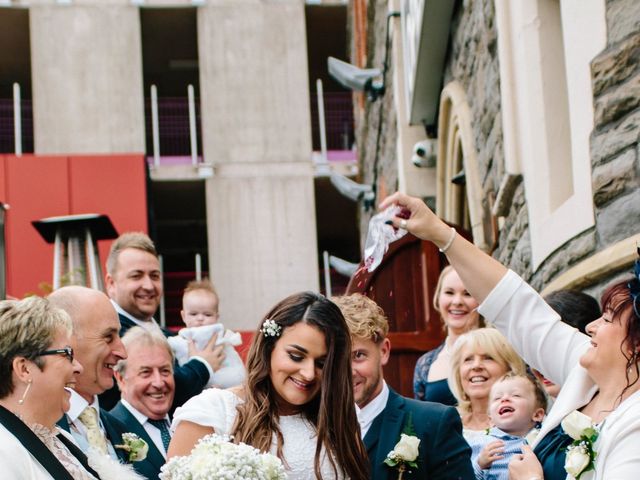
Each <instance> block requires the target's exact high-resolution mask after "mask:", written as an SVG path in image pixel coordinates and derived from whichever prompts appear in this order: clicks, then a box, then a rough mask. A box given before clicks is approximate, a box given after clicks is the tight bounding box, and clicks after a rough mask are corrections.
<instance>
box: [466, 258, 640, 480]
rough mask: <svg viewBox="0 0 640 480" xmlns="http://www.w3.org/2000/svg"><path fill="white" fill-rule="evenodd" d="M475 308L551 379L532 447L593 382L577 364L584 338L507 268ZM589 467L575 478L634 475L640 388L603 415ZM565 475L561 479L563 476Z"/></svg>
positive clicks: (584, 397) (617, 479)
mask: <svg viewBox="0 0 640 480" xmlns="http://www.w3.org/2000/svg"><path fill="white" fill-rule="evenodd" d="M478 311H479V312H480V313H481V314H482V315H483V316H484V317H485V318H486V319H487V320H488V321H489V322H491V323H493V324H494V325H495V327H496V328H497V329H498V330H500V331H501V332H502V333H503V334H504V335H505V336H506V337H507V339H508V340H509V342H510V343H511V345H512V346H513V347H514V348H515V350H516V351H517V352H518V353H519V354H520V355H521V356H522V358H524V360H525V361H526V362H527V363H528V364H529V365H530V366H531V367H533V368H535V369H536V370H539V371H540V372H542V374H543V375H544V376H545V377H547V378H549V379H550V380H551V381H553V382H554V383H557V384H559V385H562V389H561V390H560V394H559V395H558V398H557V399H556V401H555V403H554V404H553V407H552V408H551V411H550V412H549V414H548V415H547V417H546V418H545V420H544V422H543V424H542V428H541V430H540V434H539V435H538V437H537V439H536V442H534V444H533V446H534V447H535V446H536V445H537V444H538V443H539V442H540V440H541V439H542V438H543V437H544V436H545V435H546V434H547V433H549V431H550V430H551V429H553V428H555V427H556V426H557V425H558V424H560V422H561V421H562V419H564V417H565V416H567V415H568V414H569V413H571V412H573V411H574V410H576V409H578V408H580V407H582V406H584V405H586V404H587V403H588V402H589V401H590V400H591V399H592V398H593V396H594V395H595V394H596V392H597V391H598V386H597V385H596V384H595V383H594V381H593V380H592V379H591V378H590V377H589V375H588V374H587V371H586V370H585V369H584V368H582V366H580V364H579V363H578V361H579V359H580V357H581V356H582V354H583V353H584V352H585V351H586V350H587V349H588V348H589V345H590V342H589V337H588V336H586V335H584V334H583V333H580V332H579V331H578V330H577V329H575V328H573V327H571V326H569V325H567V324H565V323H563V322H562V321H561V320H560V316H559V315H558V314H557V313H556V312H555V311H554V310H552V309H551V307H549V306H548V305H547V304H546V303H545V301H544V300H543V299H542V297H540V295H538V293H537V292H536V291H535V290H534V289H533V288H531V286H529V285H528V284H527V283H526V282H525V281H524V280H522V279H521V278H520V277H519V276H518V275H517V274H515V273H514V272H512V271H509V272H507V274H506V275H505V276H504V277H503V278H502V280H500V282H499V283H498V285H496V287H495V288H494V289H493V290H492V291H491V293H490V294H489V296H488V297H487V298H486V299H485V301H484V302H483V303H482V305H480V307H479V308H478ZM595 448H596V451H597V453H598V456H597V458H596V461H595V471H591V472H588V473H585V474H584V475H583V476H581V477H580V478H581V480H590V479H598V480H636V479H637V478H638V475H639V474H640V391H638V392H636V393H634V394H633V395H631V396H630V397H629V398H627V399H626V400H625V401H624V402H622V403H621V404H620V405H619V406H618V407H617V408H616V409H615V410H614V411H613V412H612V413H611V414H609V416H608V417H607V418H606V420H605V422H604V425H603V427H602V430H601V432H600V436H599V437H598V441H597V442H596V445H595ZM569 478H571V477H569V476H568V475H567V479H569Z"/></svg>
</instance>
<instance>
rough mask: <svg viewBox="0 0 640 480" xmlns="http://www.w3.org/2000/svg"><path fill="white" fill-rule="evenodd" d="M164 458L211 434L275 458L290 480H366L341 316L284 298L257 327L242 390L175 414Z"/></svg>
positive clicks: (210, 394) (329, 305)
mask: <svg viewBox="0 0 640 480" xmlns="http://www.w3.org/2000/svg"><path fill="white" fill-rule="evenodd" d="M173 428H175V434H174V436H173V438H172V440H171V444H170V445H169V451H168V457H172V456H174V455H188V454H189V453H190V452H191V449H192V448H193V446H194V445H195V444H196V442H197V441H198V440H199V439H200V438H202V437H203V436H205V435H207V434H210V433H214V432H215V433H218V434H222V435H224V434H229V435H233V440H234V441H236V442H243V443H246V444H248V445H252V446H253V447H255V448H257V449H259V450H261V451H263V452H270V453H272V454H275V455H277V456H278V457H279V458H280V459H281V460H282V462H283V464H284V466H285V470H286V472H287V477H288V478H289V480H303V479H308V478H317V479H321V480H329V479H344V478H351V479H353V480H365V479H367V478H368V471H367V468H368V467H367V465H368V460H367V452H366V450H365V449H364V445H363V444H362V441H361V440H360V428H359V426H358V422H357V418H356V411H355V402H354V399H353V387H352V378H351V339H350V334H349V330H348V328H347V324H346V322H345V320H344V317H343V316H342V313H341V312H340V309H339V308H338V307H337V306H336V305H335V304H334V303H333V302H331V301H330V300H328V299H327V298H325V297H324V296H322V295H319V294H316V293H313V292H303V293H298V294H295V295H291V296H289V297H287V298H285V299H284V300H282V301H281V302H280V303H278V304H277V305H276V306H275V307H273V309H271V311H270V312H269V313H268V314H267V315H266V317H265V318H264V319H263V320H262V322H261V323H260V326H259V327H258V330H257V331H256V333H255V335H254V337H253V342H252V344H251V349H250V350H249V355H248V357H247V379H246V380H245V383H244V385H243V386H242V387H234V388H232V389H229V390H219V389H217V388H212V389H208V390H205V391H204V392H202V393H201V394H200V395H198V396H196V397H194V398H192V399H191V400H189V401H188V402H187V403H185V404H184V406H182V407H181V408H178V409H177V410H176V413H175V415H174V419H173Z"/></svg>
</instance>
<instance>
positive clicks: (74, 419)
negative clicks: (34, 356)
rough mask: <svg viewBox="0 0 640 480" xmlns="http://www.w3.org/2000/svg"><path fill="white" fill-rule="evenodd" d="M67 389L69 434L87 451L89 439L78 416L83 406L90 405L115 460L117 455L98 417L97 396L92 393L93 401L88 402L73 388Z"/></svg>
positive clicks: (98, 405) (110, 453)
mask: <svg viewBox="0 0 640 480" xmlns="http://www.w3.org/2000/svg"><path fill="white" fill-rule="evenodd" d="M69 391H70V392H71V398H70V402H69V403H70V407H69V411H68V412H67V419H68V420H69V429H70V431H71V436H73V439H74V440H75V441H76V443H77V444H78V446H79V447H80V449H81V450H82V451H83V452H86V451H88V449H89V441H88V440H87V429H86V427H85V426H84V424H83V423H82V422H81V421H80V419H79V418H78V417H79V416H80V414H81V413H82V412H83V411H84V409H85V408H87V407H88V406H92V407H93V408H95V409H96V412H98V423H99V425H100V429H101V430H102V432H103V433H104V434H105V435H104V436H105V438H106V440H107V450H108V451H109V455H110V456H111V458H114V459H116V460H117V459H118V456H117V455H116V451H115V449H114V448H113V445H112V444H111V442H110V441H109V437H108V436H107V434H106V430H105V428H104V425H103V424H102V418H100V404H99V402H98V396H97V395H94V397H93V401H92V402H91V403H89V402H87V401H86V400H85V399H84V398H83V397H82V396H81V395H80V394H79V393H78V392H76V391H75V390H73V389H69Z"/></svg>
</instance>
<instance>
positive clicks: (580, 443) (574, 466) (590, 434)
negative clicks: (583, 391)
mask: <svg viewBox="0 0 640 480" xmlns="http://www.w3.org/2000/svg"><path fill="white" fill-rule="evenodd" d="M562 429H563V430H564V431H565V433H566V434H567V435H569V436H570V437H571V438H573V443H572V444H571V445H569V446H568V447H567V450H566V458H565V461H564V469H565V470H566V472H567V473H568V474H569V475H571V477H572V478H575V479H576V480H579V479H580V476H581V475H582V474H583V473H585V472H588V471H589V470H593V469H594V468H595V460H596V455H597V452H596V450H595V448H594V444H595V443H596V440H597V439H598V435H599V433H600V432H599V430H598V428H597V427H596V426H595V425H594V424H593V422H592V421H591V418H589V417H588V416H586V415H585V414H584V413H580V412H578V411H577V410H576V411H574V412H572V413H570V414H569V415H567V416H566V417H565V418H564V420H562Z"/></svg>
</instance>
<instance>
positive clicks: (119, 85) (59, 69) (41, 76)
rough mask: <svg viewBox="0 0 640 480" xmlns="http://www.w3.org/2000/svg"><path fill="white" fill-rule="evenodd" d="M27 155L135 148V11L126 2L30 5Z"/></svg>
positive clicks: (140, 108) (138, 60) (139, 100)
mask: <svg viewBox="0 0 640 480" xmlns="http://www.w3.org/2000/svg"><path fill="white" fill-rule="evenodd" d="M29 14H30V31H31V64H32V66H31V70H32V83H33V87H32V89H33V92H32V93H33V123H34V137H35V138H34V139H35V153H37V154H67V153H99V154H110V153H142V152H144V149H145V148H144V145H145V134H144V101H143V84H142V53H141V52H142V50H141V39H140V18H139V14H138V8H136V7H134V6H132V5H131V4H128V3H127V2H122V3H121V4H120V3H114V2H95V3H82V4H71V5H64V4H62V5H61V4H55V3H48V4H44V3H43V4H34V5H33V6H32V7H31V8H30V12H29Z"/></svg>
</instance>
